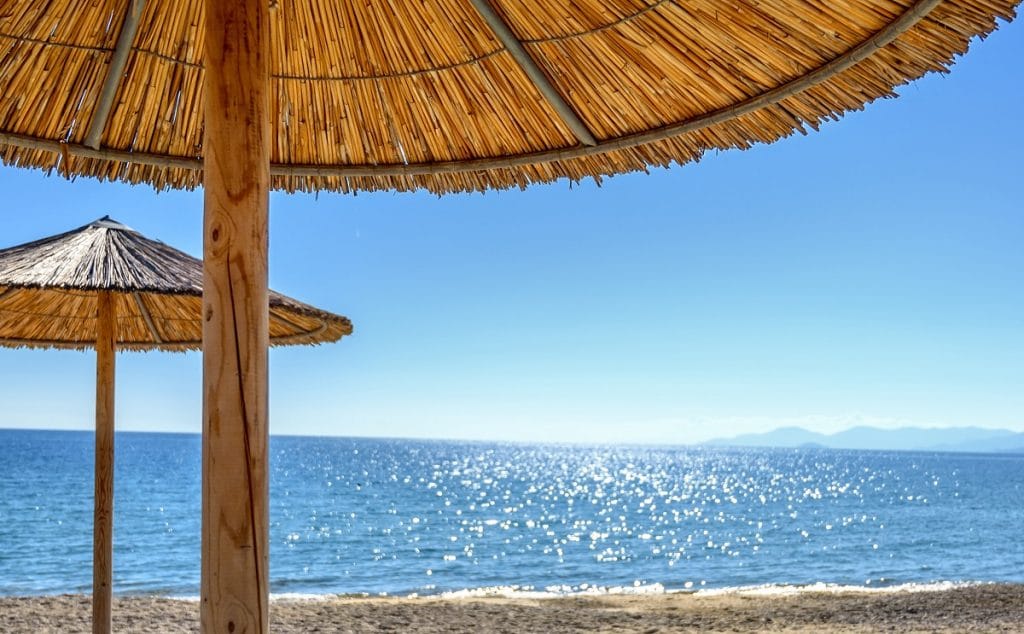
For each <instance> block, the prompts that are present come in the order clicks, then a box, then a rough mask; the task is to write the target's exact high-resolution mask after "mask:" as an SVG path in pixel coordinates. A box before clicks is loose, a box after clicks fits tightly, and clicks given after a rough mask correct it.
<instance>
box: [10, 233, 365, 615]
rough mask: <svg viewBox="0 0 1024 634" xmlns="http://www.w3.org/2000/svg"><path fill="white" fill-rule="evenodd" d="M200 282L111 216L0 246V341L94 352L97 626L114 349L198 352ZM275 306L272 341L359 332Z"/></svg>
mask: <svg viewBox="0 0 1024 634" xmlns="http://www.w3.org/2000/svg"><path fill="white" fill-rule="evenodd" d="M202 283H203V263H202V262H201V261H200V260H197V259H196V258H193V257H192V256H190V255H188V254H186V253H183V252H181V251H178V250H177V249H174V248H171V247H169V246H167V245H166V244H164V243H162V242H158V241H156V240H151V239H149V238H146V237H145V236H143V235H142V234H140V233H138V232H136V231H133V230H132V229H129V228H128V227H126V226H124V225H122V224H120V223H117V222H115V221H113V220H111V219H110V218H107V217H104V218H101V219H100V220H97V221H96V222H93V223H90V224H88V225H86V226H84V227H80V228H78V229H75V230H74V231H69V232H67V233H63V234H60V235H57V236H52V237H49V238H44V239H42V240H37V241H35V242H30V243H28V244H23V245H20V246H16V247H11V248H8V249H3V250H0V345H3V346H9V347H32V348H73V349H79V350H81V349H84V348H95V349H96V479H95V498H94V516H93V629H94V630H98V631H109V630H110V617H111V612H110V608H111V592H112V589H113V588H112V585H113V579H112V573H113V567H112V563H113V561H112V557H113V551H112V545H113V539H112V537H113V498H114V358H115V352H116V350H118V349H121V350H176V351H184V350H198V349H200V347H201V337H202V305H201V303H202V290H203V287H202ZM269 305H270V311H269V314H270V342H271V344H272V345H289V344H319V343H328V342H332V341H337V340H338V339H340V338H341V337H343V336H345V335H348V334H351V333H352V324H351V323H350V322H349V320H348V319H346V318H345V317H341V316H339V315H334V314H332V313H329V312H327V311H323V310H320V309H318V308H314V307H312V306H309V305H308V304H303V303H302V302H298V301H295V300H293V299H291V298H288V297H285V296H283V295H280V294H278V293H274V292H272V291H271V292H270V302H269ZM264 310H266V309H264Z"/></svg>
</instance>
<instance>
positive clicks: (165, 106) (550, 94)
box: [0, 0, 1019, 632]
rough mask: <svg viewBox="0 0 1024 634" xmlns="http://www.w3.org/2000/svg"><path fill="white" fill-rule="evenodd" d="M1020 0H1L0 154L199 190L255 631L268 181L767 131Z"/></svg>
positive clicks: (227, 602)
mask: <svg viewBox="0 0 1024 634" xmlns="http://www.w3.org/2000/svg"><path fill="white" fill-rule="evenodd" d="M1018 1H1019V0H830V1H829V2H822V1H820V0H734V1H732V2H719V1H717V0H573V2H571V3H566V2H552V1H546V0H420V1H417V2H352V1H351V0H301V1H289V2H280V1H279V0H251V1H246V0H175V1H173V2H172V1H170V0H162V1H155V0H150V2H143V0H110V1H107V2H97V1H95V0H88V1H87V0H53V1H51V2H46V3H40V2H36V1H33V0H8V1H7V2H6V3H5V4H4V5H3V8H2V9H0V156H2V158H3V160H4V161H5V162H7V163H8V164H11V165H20V166H26V167H36V168H42V169H44V170H57V171H59V172H61V173H63V174H65V175H68V176H74V175H86V176H93V177H96V178H100V179H116V180H123V181H127V182H131V183H143V182H144V183H149V184H151V185H153V186H154V187H156V188H158V189H160V188H165V187H186V188H187V187H195V186H198V185H200V184H202V185H203V186H204V189H205V209H206V212H205V229H204V231H205V233H204V235H205V258H204V261H205V280H206V281H205V284H204V288H205V290H206V296H205V299H204V302H205V310H206V311H207V316H208V319H207V320H206V321H205V322H204V323H205V326H204V332H203V348H204V356H203V358H204V386H205V387H204V404H205V405H204V414H203V416H204V447H205V454H204V455H205V456H206V457H205V458H204V463H203V474H204V475H203V513H204V514H203V518H204V519H203V565H202V588H201V595H202V601H201V604H200V605H201V608H200V610H201V620H202V623H203V627H204V628H205V629H207V630H215V631H226V630H233V631H235V632H241V631H250V630H251V631H265V630H266V628H267V624H268V620H267V618H268V612H267V535H268V533H267V505H266V499H267V496H266V491H267V490H266V460H267V458H266V433H267V431H266V430H267V425H266V415H267V411H266V344H267V331H266V328H267V324H266V319H265V315H266V311H265V310H263V308H262V307H264V306H265V305H266V277H267V274H266V267H267V263H266V246H267V235H266V230H267V204H268V203H267V201H268V190H269V189H270V188H271V187H274V188H278V189H284V190H288V191H294V190H303V191H307V190H308V191H313V190H333V191H343V192H346V191H354V190H383V189H398V190H411V189H420V188H422V189H428V190H430V191H433V192H438V193H444V192H453V191H466V190H482V189H487V188H502V187H515V186H518V187H523V186H526V185H528V184H530V183H536V182H547V181H552V180H555V179H558V178H569V179H580V178H585V177H590V176H592V177H595V178H599V177H601V176H603V175H608V174H615V173H620V172H626V171H631V170H642V169H646V168H647V167H648V166H664V165H668V164H669V163H673V162H686V161H690V160H693V159H696V158H697V157H699V156H700V155H701V154H702V153H703V152H704V151H705V150H708V149H716V148H718V149H726V148H744V147H747V146H749V145H750V144H752V143H757V142H771V141H775V140H777V139H779V138H781V137H784V136H786V135H789V134H791V133H793V132H794V131H797V130H804V129H805V128H807V127H811V128H814V127H817V126H818V124H819V123H821V122H822V121H824V120H827V119H833V118H837V117H839V116H840V115H842V114H843V113H845V112H847V111H849V110H852V109H859V108H861V107H862V106H863V105H864V104H866V103H868V102H870V101H872V100H874V99H877V98H879V97H889V96H892V95H893V94H894V92H893V91H894V88H895V87H896V86H898V85H900V84H902V83H904V82H906V81H908V80H911V79H915V78H917V77H920V76H922V75H924V74H925V73H927V72H929V71H942V70H945V69H947V68H948V67H949V65H950V64H951V63H952V60H953V57H954V56H955V55H957V54H959V53H962V52H964V51H965V50H966V49H967V45H968V42H969V40H970V39H971V38H972V37H974V36H976V35H983V34H986V33H988V32H990V31H991V30H993V29H994V28H995V27H996V19H997V18H1000V17H1001V18H1004V19H1010V18H1011V17H1012V16H1013V13H1014V9H1015V7H1016V5H1017V3H1018ZM238 491H243V492H246V493H247V495H244V494H243V495H238V494H237V492H238Z"/></svg>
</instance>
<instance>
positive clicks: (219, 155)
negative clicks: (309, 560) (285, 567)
mask: <svg viewBox="0 0 1024 634" xmlns="http://www.w3.org/2000/svg"><path fill="white" fill-rule="evenodd" d="M205 6H206V12H205V13H206V24H205V32H206V60H205V61H206V63H205V82H206V83H205V95H206V127H205V137H204V141H203V170H204V172H203V187H204V235H203V254H204V258H203V521H202V583H201V595H202V602H201V605H200V618H201V627H202V631H203V632H208V633H214V632H215V633H217V634H220V633H222V632H224V633H233V634H241V633H243V632H259V633H263V632H266V631H267V630H268V628H269V618H268V614H269V613H268V609H267V601H268V598H269V594H268V587H267V578H268V574H267V567H268V560H269V558H268V550H269V548H268V542H269V528H268V515H267V507H268V497H269V496H268V486H267V346H268V344H269V333H268V319H269V317H268V312H269V310H268V305H269V304H268V296H267V214H268V190H269V185H270V119H269V112H270V101H269V97H268V95H269V79H270V72H269V60H270V55H269V40H270V32H269V8H268V3H267V1H266V0H206V5H205Z"/></svg>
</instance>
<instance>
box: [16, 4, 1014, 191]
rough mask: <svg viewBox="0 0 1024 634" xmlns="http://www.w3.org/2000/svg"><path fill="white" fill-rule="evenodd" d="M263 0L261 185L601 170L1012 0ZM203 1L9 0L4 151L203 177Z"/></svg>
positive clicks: (691, 151) (870, 75) (829, 87)
mask: <svg viewBox="0 0 1024 634" xmlns="http://www.w3.org/2000/svg"><path fill="white" fill-rule="evenodd" d="M265 1H269V2H270V4H271V6H272V7H273V8H274V10H273V11H272V12H271V24H270V32H271V40H272V41H271V46H272V59H271V62H270V63H271V69H270V72H271V76H272V80H271V95H272V97H271V100H272V104H271V109H272V121H271V125H272V132H273V135H272V138H273V154H272V157H271V160H272V166H271V173H272V174H273V186H274V187H275V188H278V189H284V190H320V189H327V190H338V191H351V190H381V189H399V190H408V189H416V188H425V189H429V190H431V191H434V192H449V191H461V190H482V189H486V188H504V187H511V186H525V185H528V184H530V183H533V182H542V181H551V180H554V179H557V178H560V177H568V178H570V179H581V178H584V177H588V176H595V177H600V176H602V175H608V174H613V173H619V172H626V171H631V170H642V169H646V168H647V167H648V166H664V165H667V164H669V163H672V162H687V161H691V160H694V159H696V158H699V157H700V155H701V154H702V153H703V152H704V151H706V150H708V149H714V148H719V149H725V148H745V147H747V146H749V145H750V144H752V143H757V142H771V141H775V140H777V139H779V138H781V137H784V136H787V135H789V134H792V133H793V132H794V131H802V130H804V129H806V128H815V127H817V126H818V124H819V123H821V122H822V121H824V120H827V119H834V118H837V117H839V116H840V115H842V114H843V113H845V112H848V111H850V110H855V109H859V108H861V107H862V106H863V105H864V104H865V103H867V102H870V101H872V100H874V99H877V98H879V97H888V96H892V95H893V88H894V87H895V86H898V85H900V84H903V83H904V82H906V81H909V80H912V79H915V78H918V77H920V76H922V75H924V74H925V73H927V72H929V71H943V70H945V69H947V68H948V67H949V65H950V64H951V63H952V60H953V58H954V56H955V55H957V54H960V53H963V52H964V51H966V49H967V45H968V41H969V40H970V39H971V38H972V37H974V36H977V35H984V34H986V33H988V32H990V31H992V30H993V29H995V28H996V19H997V18H1003V19H1007V20H1008V19H1011V18H1012V17H1013V16H1014V11H1015V7H1016V5H1017V4H1018V2H1019V0H829V1H828V2H821V1H820V0H732V1H729V2H722V1H721V0H573V2H558V1H551V0H418V1H417V2H352V1H351V0H340V1H339V0H304V1H289V2H278V1H277V0H265ZM202 23H203V2H202V1H201V0H149V1H147V2H144V3H143V2H141V1H140V0H107V1H98V0H51V1H48V2H39V1H38V0H7V1H6V2H4V3H3V5H2V8H0V157H2V160H3V161H4V162H5V163H7V164H11V165H19V166H31V167H37V168H42V169H44V170H57V171H58V172H60V173H62V174H65V175H67V176H73V175H85V176H92V177H96V178H100V179H112V180H113V179H116V180H123V181H128V182H132V183H136V182H147V183H150V184H152V185H153V186H155V187H157V188H165V187H176V188H178V187H185V188H190V187H195V186H197V185H199V184H200V183H201V178H202V175H201V172H200V169H201V166H202V161H201V157H202V155H203V101H204V96H203V91H202V86H203V33H202V28H201V26H202Z"/></svg>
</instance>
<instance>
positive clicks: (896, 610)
mask: <svg viewBox="0 0 1024 634" xmlns="http://www.w3.org/2000/svg"><path fill="white" fill-rule="evenodd" d="M198 610H199V605H198V603H196V602H194V601H181V600H175V599H165V598H150V597H129V598H118V599H115V601H114V631H116V632H195V631H198V629H199V623H198ZM270 620H271V631H273V632H285V633H291V632H295V633H299V632H303V633H304V632H508V633H510V634H512V633H519V632H550V633H554V634H558V633H562V632H631V633H643V634H655V633H656V632H697V631H701V632H762V631H769V632H901V633H902V632H1021V631H1024V585H982V586H971V587H961V588H954V589H948V590H940V591H917V592H911V591H899V592H884V593H863V592H841V593H832V592H801V593H797V594H791V595H778V594H775V595H763V594H736V593H732V594H723V595H711V596H708V595H703V594H682V593H672V594H656V595H639V596H638V595H633V596H630V595H613V596H577V597H561V598H545V599H530V598H518V597H517V598H502V597H487V598H458V599H442V598H430V597H424V598H350V597H338V598H325V599H316V600H288V599H275V600H274V601H273V602H272V604H271V608H270ZM88 631H90V625H89V598H88V597H86V596H81V595H64V596H54V597H0V632H7V633H11V634H14V633H21V632H25V633H28V632H32V633H39V632H62V633H63V632H88Z"/></svg>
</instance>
